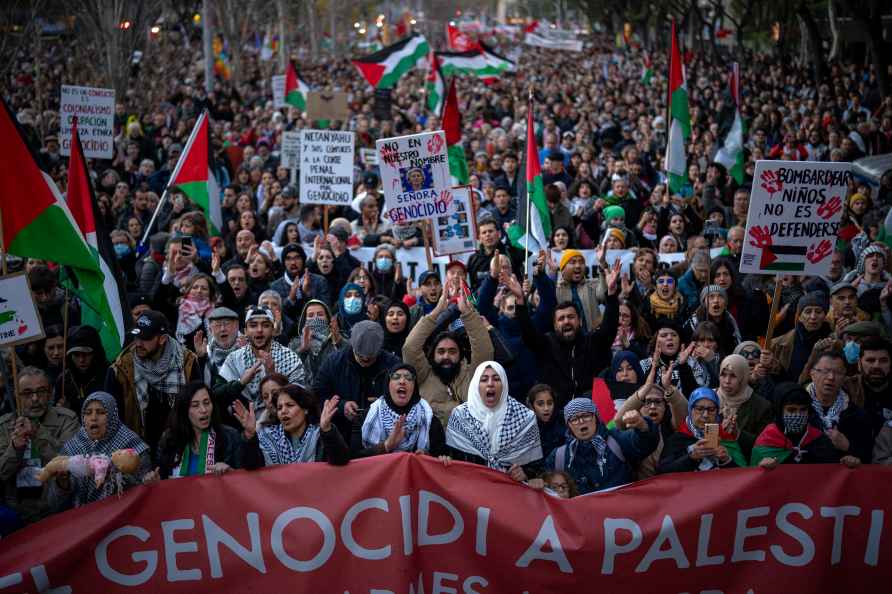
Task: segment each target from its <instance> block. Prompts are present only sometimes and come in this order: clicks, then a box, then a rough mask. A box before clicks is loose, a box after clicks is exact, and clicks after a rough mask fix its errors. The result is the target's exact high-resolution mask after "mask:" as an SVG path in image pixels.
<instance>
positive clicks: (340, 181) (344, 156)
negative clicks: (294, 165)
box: [300, 130, 355, 205]
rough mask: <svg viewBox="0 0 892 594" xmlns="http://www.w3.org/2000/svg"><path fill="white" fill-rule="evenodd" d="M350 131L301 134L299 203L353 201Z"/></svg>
mask: <svg viewBox="0 0 892 594" xmlns="http://www.w3.org/2000/svg"><path fill="white" fill-rule="evenodd" d="M354 139H355V136H354V134H353V132H336V131H333V130H301V131H300V163H301V165H300V202H301V204H334V205H343V204H350V201H351V200H353V143H354Z"/></svg>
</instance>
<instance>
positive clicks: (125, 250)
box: [115, 243, 130, 258]
mask: <svg viewBox="0 0 892 594" xmlns="http://www.w3.org/2000/svg"><path fill="white" fill-rule="evenodd" d="M115 255H116V256H117V257H118V258H123V257H125V256H129V255H130V246H129V245H127V244H126V243H116V244H115Z"/></svg>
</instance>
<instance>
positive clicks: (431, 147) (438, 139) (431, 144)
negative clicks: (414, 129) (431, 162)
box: [427, 134, 443, 155]
mask: <svg viewBox="0 0 892 594" xmlns="http://www.w3.org/2000/svg"><path fill="white" fill-rule="evenodd" d="M441 148H443V137H442V136H440V135H439V134H434V135H433V136H431V138H430V140H428V141H427V152H428V154H430V155H435V154H437V153H439V152H440V149H441Z"/></svg>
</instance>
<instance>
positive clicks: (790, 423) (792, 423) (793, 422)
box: [784, 413, 808, 435]
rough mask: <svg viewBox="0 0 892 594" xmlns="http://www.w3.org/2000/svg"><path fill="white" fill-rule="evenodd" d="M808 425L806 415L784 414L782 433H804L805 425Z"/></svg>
mask: <svg viewBox="0 0 892 594" xmlns="http://www.w3.org/2000/svg"><path fill="white" fill-rule="evenodd" d="M807 423H808V413H793V414H788V413H784V433H792V434H794V435H796V434H798V433H802V432H803V431H805V425H806V424H807Z"/></svg>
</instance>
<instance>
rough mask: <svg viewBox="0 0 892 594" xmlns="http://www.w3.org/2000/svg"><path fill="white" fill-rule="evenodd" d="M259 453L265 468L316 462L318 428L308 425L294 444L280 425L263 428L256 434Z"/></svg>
mask: <svg viewBox="0 0 892 594" xmlns="http://www.w3.org/2000/svg"><path fill="white" fill-rule="evenodd" d="M257 438H258V440H259V441H260V451H261V452H262V453H263V460H264V461H265V462H266V465H267V466H274V465H276V464H294V463H301V462H313V461H315V460H316V447H317V445H318V443H319V427H318V426H317V425H308V426H307V429H306V430H305V431H304V434H303V437H301V438H300V440H299V441H298V442H297V443H296V444H295V443H294V442H293V441H292V439H291V436H290V435H289V434H288V433H286V432H285V429H283V428H282V425H272V426H270V427H263V428H261V429H260V432H259V433H258V434H257Z"/></svg>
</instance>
